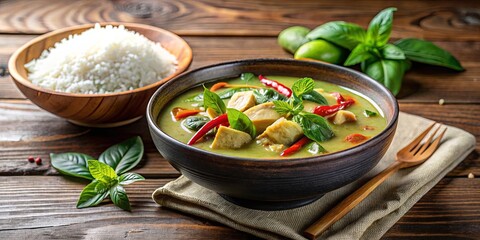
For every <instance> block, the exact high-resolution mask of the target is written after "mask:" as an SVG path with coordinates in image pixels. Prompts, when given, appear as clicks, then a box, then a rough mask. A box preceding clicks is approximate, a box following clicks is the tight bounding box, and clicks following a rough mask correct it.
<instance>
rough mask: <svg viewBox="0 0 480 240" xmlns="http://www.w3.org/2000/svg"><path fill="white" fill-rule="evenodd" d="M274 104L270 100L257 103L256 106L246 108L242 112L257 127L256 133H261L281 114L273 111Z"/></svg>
mask: <svg viewBox="0 0 480 240" xmlns="http://www.w3.org/2000/svg"><path fill="white" fill-rule="evenodd" d="M274 108H275V105H274V104H273V103H272V102H266V103H262V104H258V105H257V106H254V107H251V108H249V109H247V110H246V111H245V112H244V113H245V115H247V117H248V118H250V120H252V123H253V125H255V128H256V129H257V133H259V134H260V133H262V132H263V131H265V129H267V127H268V126H270V125H271V124H272V123H274V122H275V121H277V119H279V118H281V117H282V116H281V115H280V114H279V113H278V112H277V111H275V109H274Z"/></svg>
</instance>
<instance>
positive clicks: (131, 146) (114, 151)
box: [98, 136, 143, 174]
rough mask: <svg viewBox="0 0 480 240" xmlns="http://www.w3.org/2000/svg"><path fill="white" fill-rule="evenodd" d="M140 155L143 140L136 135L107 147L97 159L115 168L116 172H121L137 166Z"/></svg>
mask: <svg viewBox="0 0 480 240" xmlns="http://www.w3.org/2000/svg"><path fill="white" fill-rule="evenodd" d="M142 156H143V142H142V139H141V138H140V137H139V136H137V137H133V138H130V139H127V140H125V141H123V142H121V143H119V144H116V145H113V146H111V147H109V148H108V149H107V150H105V151H104V152H103V153H102V154H101V155H100V157H99V158H98V160H99V161H100V162H102V163H105V164H107V165H109V166H110V167H112V168H113V169H115V172H116V173H117V174H122V173H125V172H127V171H128V170H130V169H132V168H134V167H135V166H137V164H138V163H139V162H140V160H142Z"/></svg>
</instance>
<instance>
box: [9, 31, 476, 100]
mask: <svg viewBox="0 0 480 240" xmlns="http://www.w3.org/2000/svg"><path fill="white" fill-rule="evenodd" d="M33 37H34V36H22V35H0V68H2V66H4V67H5V66H6V64H7V60H8V58H9V56H10V54H11V53H13V51H14V50H15V49H17V48H18V47H20V46H21V45H22V44H23V43H25V42H26V41H28V40H30V39H32V38H33ZM185 39H186V40H187V41H188V42H189V44H190V45H191V47H192V49H193V53H194V59H193V63H192V65H191V66H190V69H196V68H198V67H201V66H206V65H210V64H215V63H219V62H224V61H232V60H238V59H249V58H291V55H290V54H288V53H286V52H285V51H283V50H282V49H281V48H280V46H278V45H277V43H276V38H273V37H248V38H244V37H208V38H206V37H185ZM435 43H436V44H438V45H440V46H442V47H444V48H445V49H447V50H448V51H450V52H452V53H454V54H455V55H456V56H457V57H458V58H459V60H460V61H461V62H462V63H463V65H464V67H465V68H466V69H467V70H466V71H465V72H461V73H457V72H454V71H452V70H448V69H443V68H439V67H432V66H426V65H419V64H416V65H414V67H413V69H412V70H411V71H409V72H408V73H407V74H406V76H405V78H404V86H403V89H402V92H401V93H400V95H399V101H401V102H425V103H435V102H438V100H439V98H443V99H445V101H446V102H449V103H480V94H478V93H479V92H480V84H478V76H480V61H479V60H478V59H479V57H478V54H477V53H478V52H479V51H480V42H435ZM1 71H2V70H0V72H1ZM0 98H10V99H24V98H25V97H24V96H23V95H22V94H21V93H20V92H19V91H18V90H17V89H16V87H15V86H14V84H13V83H12V82H11V81H10V79H8V78H7V77H1V76H0Z"/></svg>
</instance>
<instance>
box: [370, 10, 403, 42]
mask: <svg viewBox="0 0 480 240" xmlns="http://www.w3.org/2000/svg"><path fill="white" fill-rule="evenodd" d="M394 11H397V9H396V8H393V7H390V8H386V9H384V10H382V11H380V12H379V13H378V14H377V15H376V16H375V17H374V18H373V19H372V20H371V21H370V24H369V25H368V29H367V38H366V39H365V42H366V43H367V44H368V45H370V46H374V47H383V46H385V44H387V43H388V40H389V39H390V34H391V33H392V23H393V12H394Z"/></svg>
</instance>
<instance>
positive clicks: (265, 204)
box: [218, 194, 323, 211]
mask: <svg viewBox="0 0 480 240" xmlns="http://www.w3.org/2000/svg"><path fill="white" fill-rule="evenodd" d="M218 195H220V196H221V197H222V198H224V199H225V200H227V201H229V202H231V203H233V204H236V205H239V206H242V207H245V208H250V209H256V210H263V211H279V210H287V209H292V208H297V207H301V206H305V205H307V204H310V203H312V202H314V201H316V200H318V199H320V198H321V197H323V195H320V196H315V197H312V198H304V199H299V200H290V201H256V200H248V199H243V198H235V197H230V196H227V195H223V194H218Z"/></svg>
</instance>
